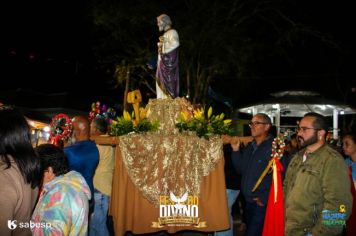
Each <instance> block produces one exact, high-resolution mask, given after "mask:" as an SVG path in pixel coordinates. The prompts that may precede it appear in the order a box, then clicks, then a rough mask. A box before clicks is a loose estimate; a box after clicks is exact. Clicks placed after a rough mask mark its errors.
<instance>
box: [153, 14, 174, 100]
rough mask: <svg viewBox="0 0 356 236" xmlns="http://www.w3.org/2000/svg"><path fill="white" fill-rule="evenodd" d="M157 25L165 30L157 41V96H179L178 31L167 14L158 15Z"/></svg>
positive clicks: (161, 29)
mask: <svg viewBox="0 0 356 236" xmlns="http://www.w3.org/2000/svg"><path fill="white" fill-rule="evenodd" d="M157 26H158V28H159V31H160V32H162V31H163V32H164V33H163V35H162V36H160V37H159V42H158V43H157V46H158V60H157V71H156V77H157V78H156V80H157V83H156V92H157V98H161V99H164V98H168V97H171V98H176V97H178V96H179V67H178V47H179V37H178V33H177V31H176V30H175V29H173V28H172V21H171V19H170V17H169V16H167V15H166V14H162V15H160V16H158V17H157Z"/></svg>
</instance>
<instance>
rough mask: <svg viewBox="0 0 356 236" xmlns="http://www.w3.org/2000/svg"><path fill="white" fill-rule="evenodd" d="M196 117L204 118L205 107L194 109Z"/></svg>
mask: <svg viewBox="0 0 356 236" xmlns="http://www.w3.org/2000/svg"><path fill="white" fill-rule="evenodd" d="M193 113H194V117H195V118H196V119H201V118H204V109H203V108H201V109H199V108H198V109H196V110H194V112H193Z"/></svg>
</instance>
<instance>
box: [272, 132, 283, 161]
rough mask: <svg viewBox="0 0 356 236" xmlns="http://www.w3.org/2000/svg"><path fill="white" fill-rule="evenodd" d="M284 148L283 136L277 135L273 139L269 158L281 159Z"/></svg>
mask: <svg viewBox="0 0 356 236" xmlns="http://www.w3.org/2000/svg"><path fill="white" fill-rule="evenodd" d="M285 147H286V144H285V142H284V136H283V135H278V136H277V137H275V138H274V139H273V142H272V154H271V157H272V158H277V159H281V158H282V157H283V154H284V149H285Z"/></svg>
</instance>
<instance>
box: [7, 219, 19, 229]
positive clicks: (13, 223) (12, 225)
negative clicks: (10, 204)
mask: <svg viewBox="0 0 356 236" xmlns="http://www.w3.org/2000/svg"><path fill="white" fill-rule="evenodd" d="M7 227H8V228H9V229H16V227H17V224H16V220H8V221H7Z"/></svg>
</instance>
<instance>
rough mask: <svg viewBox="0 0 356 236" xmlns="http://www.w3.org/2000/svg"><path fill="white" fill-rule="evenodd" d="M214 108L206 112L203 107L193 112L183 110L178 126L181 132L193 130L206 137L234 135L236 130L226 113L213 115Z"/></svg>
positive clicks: (199, 135)
mask: <svg viewBox="0 0 356 236" xmlns="http://www.w3.org/2000/svg"><path fill="white" fill-rule="evenodd" d="M212 112H213V109H212V107H210V108H209V110H208V112H207V113H206V112H205V111H204V109H203V108H201V109H196V110H194V112H193V114H189V113H187V112H181V114H180V116H179V118H178V121H177V123H176V127H177V128H178V129H179V131H180V132H183V131H193V132H196V135H197V136H198V137H204V138H206V139H208V138H209V136H211V135H214V134H216V135H224V134H226V135H232V134H233V133H234V132H235V129H234V127H233V126H232V125H231V120H230V119H224V117H225V115H224V113H221V114H220V115H212Z"/></svg>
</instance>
